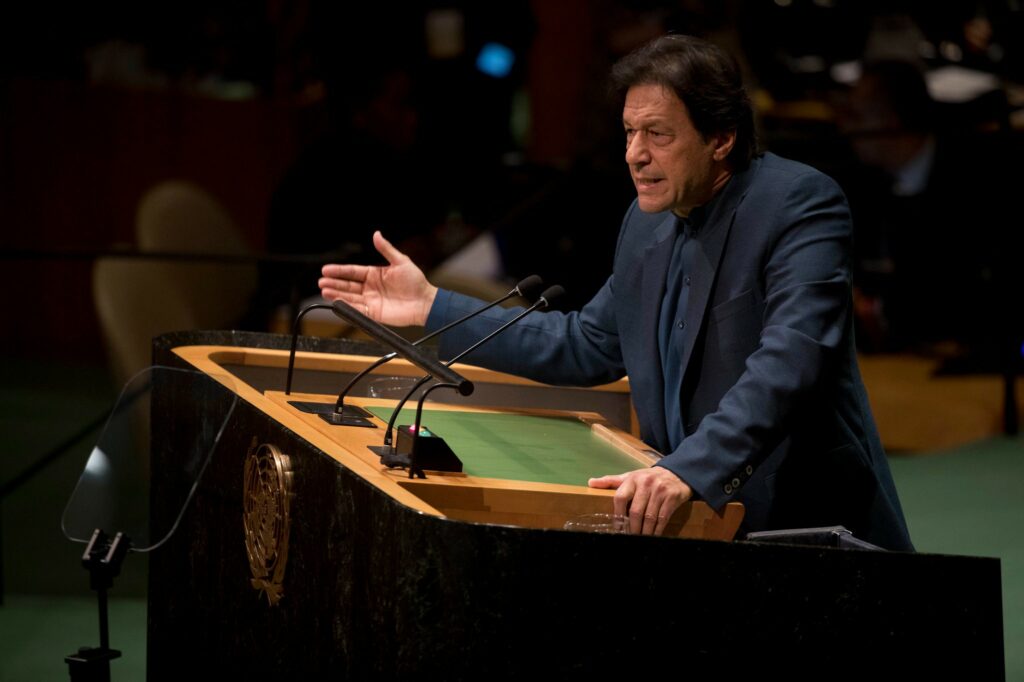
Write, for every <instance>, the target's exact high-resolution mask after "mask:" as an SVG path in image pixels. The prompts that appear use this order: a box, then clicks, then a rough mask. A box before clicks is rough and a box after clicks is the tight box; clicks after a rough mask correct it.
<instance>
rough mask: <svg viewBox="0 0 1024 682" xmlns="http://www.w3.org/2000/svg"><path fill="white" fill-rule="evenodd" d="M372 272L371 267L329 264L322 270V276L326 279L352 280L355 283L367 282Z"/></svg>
mask: <svg viewBox="0 0 1024 682" xmlns="http://www.w3.org/2000/svg"><path fill="white" fill-rule="evenodd" d="M369 271H370V266H369V265H347V264H338V263H328V264H327V265H325V266H323V267H322V268H321V269H320V274H322V275H323V276H324V277H325V278H330V279H337V280H350V281H353V282H365V281H366V276H367V274H368V273H369Z"/></svg>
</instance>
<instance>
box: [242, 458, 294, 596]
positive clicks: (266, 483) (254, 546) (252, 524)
mask: <svg viewBox="0 0 1024 682" xmlns="http://www.w3.org/2000/svg"><path fill="white" fill-rule="evenodd" d="M244 476H245V484H244V489H243V509H244V511H243V514H242V518H243V523H244V525H245V550H246V553H247V554H248V556H249V568H250V569H251V571H252V579H251V581H250V582H251V584H252V586H253V589H255V590H257V591H259V592H262V593H264V594H266V595H267V601H268V602H269V603H270V605H271V606H274V605H276V604H277V603H278V602H279V601H281V597H282V596H283V595H284V590H283V586H282V583H283V582H284V569H285V566H286V565H287V563H288V531H289V528H290V526H291V516H290V513H291V497H292V491H291V487H292V471H291V462H290V461H289V459H288V456H287V455H285V454H282V452H281V450H280V449H278V448H277V446H274V445H269V444H263V445H259V446H257V444H256V439H255V438H254V439H253V442H252V445H251V446H250V447H249V452H248V455H247V456H246V459H245V474H244Z"/></svg>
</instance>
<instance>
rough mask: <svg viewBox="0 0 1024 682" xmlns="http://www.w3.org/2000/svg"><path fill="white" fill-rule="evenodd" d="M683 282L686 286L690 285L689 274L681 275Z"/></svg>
mask: <svg viewBox="0 0 1024 682" xmlns="http://www.w3.org/2000/svg"><path fill="white" fill-rule="evenodd" d="M683 284H685V285H686V286H690V276H689V275H687V276H686V277H683Z"/></svg>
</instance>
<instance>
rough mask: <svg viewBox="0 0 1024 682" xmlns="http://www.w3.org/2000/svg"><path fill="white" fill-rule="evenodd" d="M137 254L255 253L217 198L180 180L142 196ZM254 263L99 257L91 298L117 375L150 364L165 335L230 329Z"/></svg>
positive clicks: (248, 290)
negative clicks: (159, 339) (157, 342)
mask: <svg viewBox="0 0 1024 682" xmlns="http://www.w3.org/2000/svg"><path fill="white" fill-rule="evenodd" d="M136 239H137V243H138V248H139V250H140V251H144V252H153V253H168V254H179V255H180V254H193V253H194V254H197V255H204V256H246V255H248V254H250V253H251V251H250V249H249V247H248V245H247V244H246V243H245V240H244V239H243V238H242V235H241V234H240V232H239V231H238V228H237V227H236V226H235V223H234V221H233V220H232V219H231V217H230V216H229V215H228V213H227V211H226V210H225V209H224V207H223V206H222V205H221V204H220V202H219V201H218V200H217V199H215V198H214V197H213V196H211V195H210V194H209V193H208V192H206V191H205V190H203V189H202V188H200V187H198V186H196V185H194V184H191V183H188V182H183V181H166V182H161V183H159V184H157V185H155V186H154V187H153V188H152V189H150V190H149V191H147V192H146V193H145V194H144V195H143V197H142V199H141V200H140V201H139V207H138V211H137V213H136ZM256 281H257V269H256V263H255V262H238V263H233V262H217V261H215V260H214V261H202V260H199V261H190V260H188V259H187V258H185V259H183V258H169V259H167V260H160V259H148V258H147V259H114V258H107V259H101V260H99V261H97V262H96V265H95V266H94V269H93V299H94V302H95V305H96V311H97V315H98V316H99V320H100V324H101V326H102V329H103V335H104V339H105V341H106V345H107V349H108V353H109V356H110V363H111V367H112V368H113V371H114V375H115V379H117V380H118V381H120V382H121V383H122V384H123V383H124V382H125V381H126V380H127V379H128V378H129V377H131V376H132V375H133V374H134V373H135V372H137V371H138V370H140V369H142V368H144V367H147V366H149V364H150V358H151V355H152V351H151V346H152V339H153V337H155V336H159V335H160V334H163V333H165V332H171V331H185V330H191V329H225V328H232V327H234V326H235V325H237V323H238V322H239V321H240V320H241V318H242V317H243V316H244V315H245V313H246V312H247V310H248V308H249V304H250V298H251V297H252V295H253V293H254V292H255V290H256Z"/></svg>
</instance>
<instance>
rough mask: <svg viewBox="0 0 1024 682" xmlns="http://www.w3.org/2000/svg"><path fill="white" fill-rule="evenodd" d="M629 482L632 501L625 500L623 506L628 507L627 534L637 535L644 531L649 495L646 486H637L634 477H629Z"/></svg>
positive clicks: (621, 488) (621, 489) (620, 490)
mask: <svg viewBox="0 0 1024 682" xmlns="http://www.w3.org/2000/svg"><path fill="white" fill-rule="evenodd" d="M629 482H630V484H631V485H630V487H631V488H632V490H630V497H632V498H633V499H632V500H630V499H629V498H626V499H625V500H624V502H623V506H627V505H628V507H629V532H630V533H634V534H637V535H639V534H640V533H642V532H643V530H644V525H645V521H644V514H645V513H646V512H647V501H648V500H649V499H650V494H651V493H650V491H649V490H648V489H647V488H646V486H637V485H636V482H635V477H630V480H629ZM624 488H625V486H622V487H620V488H619V492H617V493H616V494H615V497H616V498H618V497H619V495H621V494H622V492H623V489H624ZM652 528H653V526H652Z"/></svg>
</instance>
